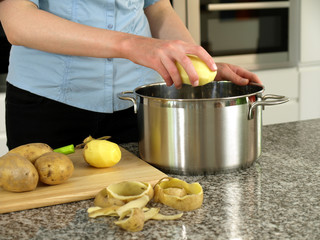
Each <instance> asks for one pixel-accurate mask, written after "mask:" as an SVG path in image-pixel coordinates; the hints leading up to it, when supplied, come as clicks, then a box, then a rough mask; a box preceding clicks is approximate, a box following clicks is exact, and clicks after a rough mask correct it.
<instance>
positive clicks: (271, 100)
mask: <svg viewBox="0 0 320 240" xmlns="http://www.w3.org/2000/svg"><path fill="white" fill-rule="evenodd" d="M288 101H289V98H287V97H285V96H280V95H275V94H267V95H264V96H263V97H262V98H261V100H260V101H256V102H254V103H252V104H251V105H250V107H249V114H248V119H249V120H251V119H253V110H254V109H255V108H256V107H258V106H271V105H278V104H282V103H286V102H288Z"/></svg>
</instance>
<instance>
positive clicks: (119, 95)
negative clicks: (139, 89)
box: [118, 91, 138, 113]
mask: <svg viewBox="0 0 320 240" xmlns="http://www.w3.org/2000/svg"><path fill="white" fill-rule="evenodd" d="M129 94H130V95H133V91H124V92H121V93H118V98H120V99H122V100H129V101H131V102H133V110H134V113H137V112H138V108H137V100H136V99H135V98H134V97H132V96H128V95H129Z"/></svg>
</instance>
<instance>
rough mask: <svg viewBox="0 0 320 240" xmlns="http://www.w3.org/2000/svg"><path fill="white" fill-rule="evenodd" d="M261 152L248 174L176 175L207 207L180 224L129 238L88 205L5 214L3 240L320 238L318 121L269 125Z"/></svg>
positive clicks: (152, 226) (159, 225)
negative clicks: (196, 188)
mask: <svg viewBox="0 0 320 240" xmlns="http://www.w3.org/2000/svg"><path fill="white" fill-rule="evenodd" d="M124 147H126V148H127V149H128V150H130V151H132V152H134V153H137V144H134V143H133V144H127V145H124ZM262 152H263V153H262V156H261V157H260V158H259V159H258V161H256V162H255V163H254V164H253V166H252V167H250V168H248V169H245V170H241V171H236V172H232V173H226V174H216V175H209V176H192V177H191V176H177V175H171V176H175V177H179V178H181V179H184V180H186V181H188V182H195V181H198V182H200V184H201V185H202V186H203V189H204V202H203V206H202V208H201V209H198V210H195V211H192V212H187V213H185V214H184V216H183V217H182V218H181V219H180V220H177V221H154V220H150V221H148V222H146V224H145V226H144V229H143V231H141V232H138V233H129V232H125V231H123V230H121V229H120V228H118V227H117V226H115V225H114V224H113V221H114V220H115V219H114V218H110V217H108V218H98V219H89V218H88V215H87V213H86V210H87V208H88V207H90V206H92V204H93V201H92V200H86V201H80V202H75V203H68V204H62V205H57V206H51V207H44V208H39V209H32V210H26V211H20V212H14V213H8V214H0V239H69V240H70V239H234V240H235V239H308V240H309V239H320V119H316V120H308V121H301V122H292V123H285V124H277V125H270V126H264V127H263V151H262ZM0 207H1V206H0ZM162 209H163V210H162V211H164V213H171V211H172V210H170V209H166V208H164V207H162Z"/></svg>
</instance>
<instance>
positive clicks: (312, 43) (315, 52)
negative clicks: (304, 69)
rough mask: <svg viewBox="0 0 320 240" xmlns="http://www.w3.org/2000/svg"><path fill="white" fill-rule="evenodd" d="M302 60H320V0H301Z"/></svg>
mask: <svg viewBox="0 0 320 240" xmlns="http://www.w3.org/2000/svg"><path fill="white" fill-rule="evenodd" d="M300 3H301V5H300V6H301V10H300V14H301V17H300V29H301V31H300V41H301V49H300V50H301V52H300V55H301V56H300V61H301V62H318V63H319V62H320V44H319V42H320V27H319V23H320V14H319V11H320V1H319V0H304V1H302V0H301V1H300Z"/></svg>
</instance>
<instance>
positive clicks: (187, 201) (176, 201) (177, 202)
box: [154, 177, 203, 211]
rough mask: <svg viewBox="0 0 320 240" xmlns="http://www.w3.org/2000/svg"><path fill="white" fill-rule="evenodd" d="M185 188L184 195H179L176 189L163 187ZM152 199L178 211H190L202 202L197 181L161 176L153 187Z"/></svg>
mask: <svg viewBox="0 0 320 240" xmlns="http://www.w3.org/2000/svg"><path fill="white" fill-rule="evenodd" d="M173 188H180V189H185V191H186V193H187V194H186V195H185V196H179V195H177V194H176V193H177V191H176V190H175V191H174V194H173V191H172V190H170V191H166V190H165V189H173ZM154 201H155V202H161V203H163V204H165V205H167V206H169V207H172V208H175V209H177V210H180V211H192V210H195V209H197V208H200V207H201V205H202V202H203V190H202V187H201V185H200V184H199V183H191V184H189V183H186V182H185V181H183V180H180V179H178V178H170V177H167V178H163V179H161V180H160V181H159V182H158V183H157V184H156V185H155V187H154Z"/></svg>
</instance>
